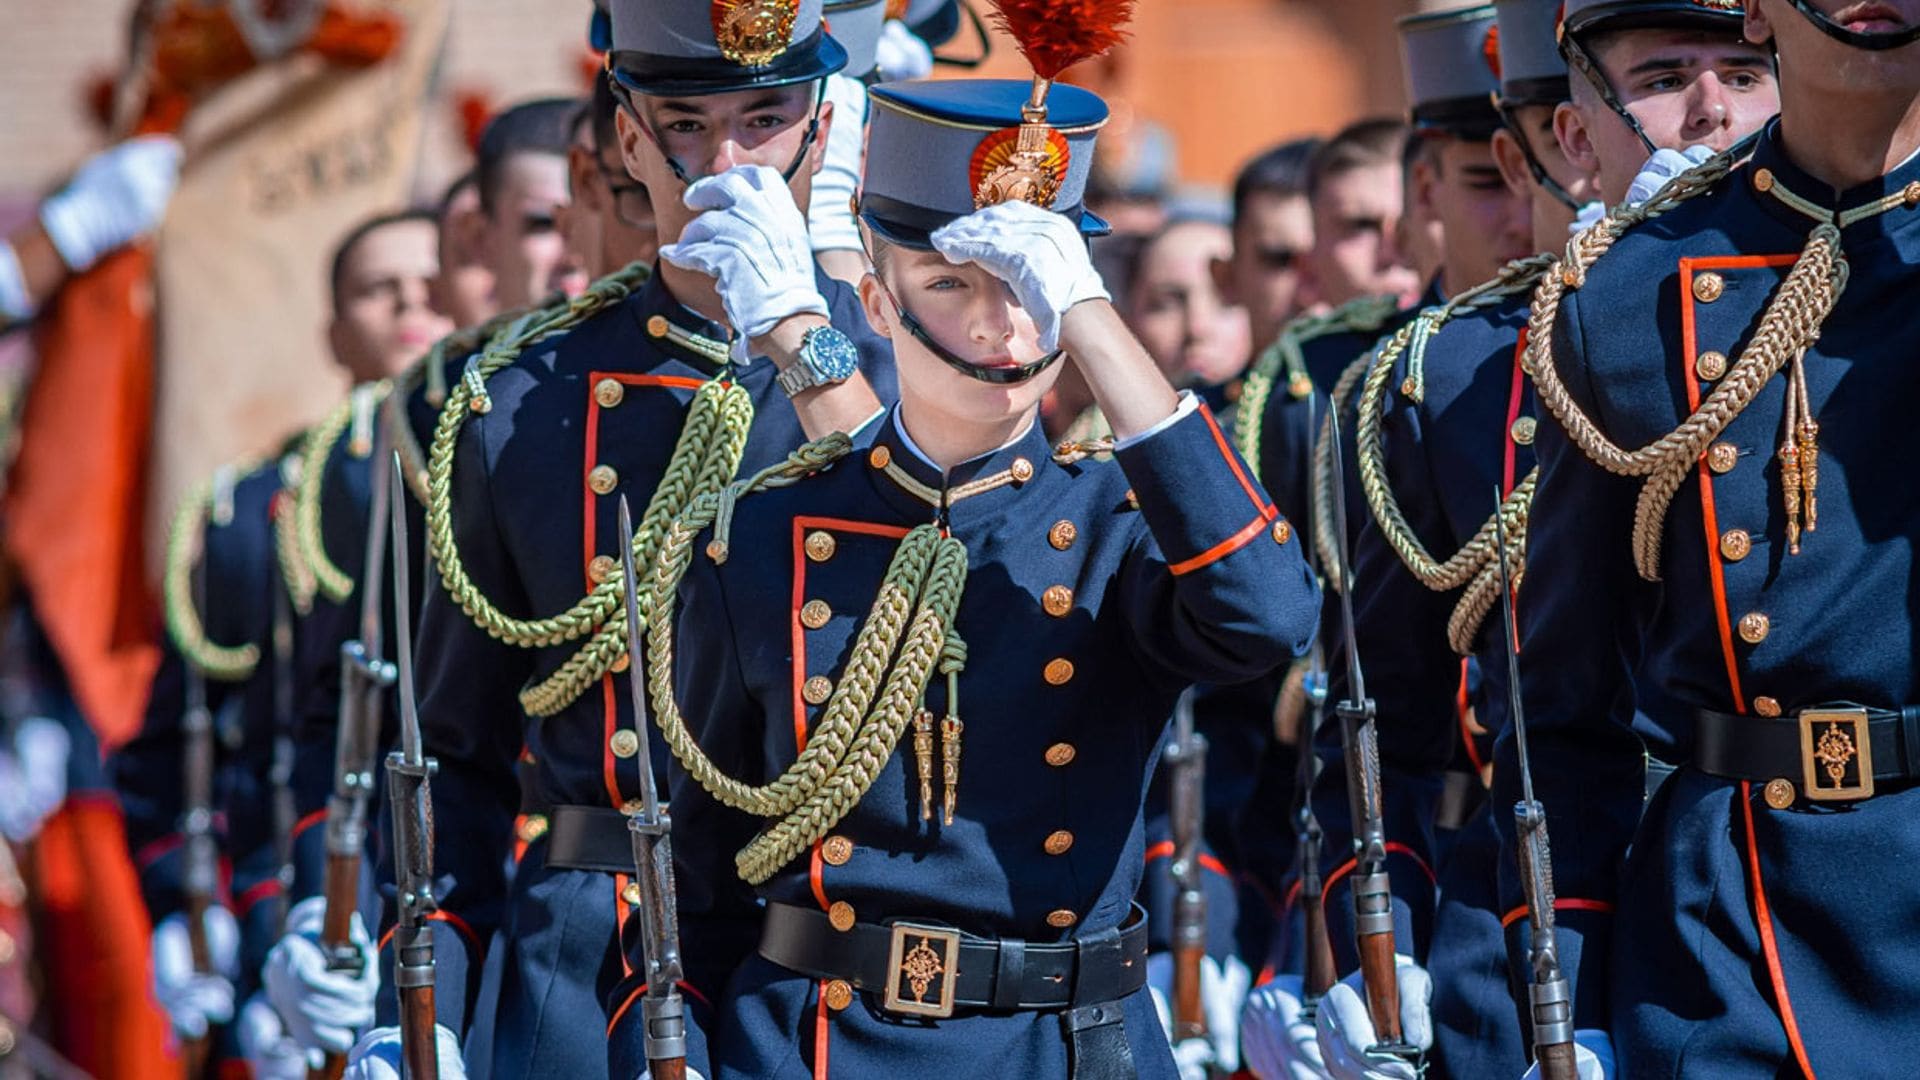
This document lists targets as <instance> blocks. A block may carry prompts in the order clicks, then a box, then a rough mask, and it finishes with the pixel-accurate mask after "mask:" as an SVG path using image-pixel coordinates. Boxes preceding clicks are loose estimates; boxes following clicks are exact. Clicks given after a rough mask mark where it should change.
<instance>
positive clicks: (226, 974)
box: [153, 906, 240, 1039]
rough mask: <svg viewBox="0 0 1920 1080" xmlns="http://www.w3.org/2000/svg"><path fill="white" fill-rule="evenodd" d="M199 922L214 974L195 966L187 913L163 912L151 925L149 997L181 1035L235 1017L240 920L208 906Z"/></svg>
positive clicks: (192, 1035)
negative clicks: (188, 933) (199, 970)
mask: <svg viewBox="0 0 1920 1080" xmlns="http://www.w3.org/2000/svg"><path fill="white" fill-rule="evenodd" d="M201 925H202V926H203V927H204V928H205V929H206V933H207V952H209V953H210V954H212V955H211V957H210V959H211V960H212V961H213V972H212V973H210V974H208V973H202V972H197V971H195V970H193V948H192V945H191V943H190V942H189V940H188V937H187V917H186V915H185V914H182V913H175V914H172V915H169V916H167V917H166V918H165V919H164V920H162V921H161V923H160V925H159V926H156V927H154V928H153V996H154V997H155V998H156V999H157V1000H158V1001H159V1002H160V1007H161V1008H163V1009H165V1010H166V1012H167V1019H169V1020H170V1021H172V1023H173V1030H174V1032H175V1033H176V1034H178V1035H179V1036H180V1037H181V1038H183V1039H198V1038H200V1037H201V1036H203V1035H205V1034H206V1033H207V1028H208V1027H210V1026H212V1025H215V1024H224V1023H226V1022H227V1021H229V1020H231V1019H233V980H234V978H235V977H236V976H237V975H238V974H239V967H240V924H239V923H237V922H235V921H234V918H233V912H231V911H228V910H227V909H226V908H223V907H218V906H216V907H210V908H208V909H207V913H206V916H205V917H204V918H203V919H202V920H201Z"/></svg>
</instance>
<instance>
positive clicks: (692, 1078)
mask: <svg viewBox="0 0 1920 1080" xmlns="http://www.w3.org/2000/svg"><path fill="white" fill-rule="evenodd" d="M634 1080H653V1074H652V1073H651V1072H648V1071H647V1070H646V1069H641V1070H640V1075H639V1076H637V1077H634ZM687 1080H707V1077H706V1074H705V1073H702V1072H701V1071H700V1070H699V1069H696V1068H693V1067H691V1066H689V1067H688V1068H687Z"/></svg>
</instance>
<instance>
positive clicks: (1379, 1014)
mask: <svg viewBox="0 0 1920 1080" xmlns="http://www.w3.org/2000/svg"><path fill="white" fill-rule="evenodd" d="M1359 947H1360V977H1361V979H1362V980H1364V981H1365V983H1366V986H1367V1015H1369V1016H1371V1017H1372V1018H1373V1033H1374V1036H1375V1037H1377V1038H1378V1039H1379V1040H1380V1041H1381V1042H1383V1043H1398V1042H1400V1041H1401V1039H1400V973H1399V972H1398V971H1397V970H1395V968H1394V966H1393V934H1392V933H1391V932H1389V933H1385V934H1371V935H1368V936H1366V937H1362V938H1360V939H1359Z"/></svg>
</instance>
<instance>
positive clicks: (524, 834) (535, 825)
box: [520, 814, 547, 844]
mask: <svg viewBox="0 0 1920 1080" xmlns="http://www.w3.org/2000/svg"><path fill="white" fill-rule="evenodd" d="M545 835H547V818H546V815H545V814H528V815H527V817H526V819H525V820H524V821H522V822H520V842H521V843H523V844H531V843H533V842H534V841H535V840H538V839H540V838H541V837H543V836H545Z"/></svg>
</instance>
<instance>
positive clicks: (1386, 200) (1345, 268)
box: [1307, 162, 1420, 307]
mask: <svg viewBox="0 0 1920 1080" xmlns="http://www.w3.org/2000/svg"><path fill="white" fill-rule="evenodd" d="M1404 192H1405V188H1404V184H1403V181H1402V174H1401V170H1400V167H1399V166H1398V165H1396V164H1392V163H1387V162H1382V163H1380V164H1377V165H1363V166H1360V167H1358V168H1353V169H1348V170H1346V171H1344V172H1339V173H1335V174H1333V175H1331V176H1328V177H1326V178H1325V179H1324V180H1322V181H1321V182H1320V185H1319V189H1318V191H1316V192H1315V197H1314V200H1313V247H1312V249H1311V251H1310V253H1309V256H1308V259H1307V266H1308V271H1309V273H1310V275H1311V276H1312V279H1313V284H1314V298H1315V299H1316V300H1318V301H1320V302H1321V303H1324V304H1326V305H1328V306H1329V307H1339V306H1340V305H1341V304H1344V303H1346V302H1347V301H1349V300H1353V299H1357V298H1358V297H1362V296H1380V295H1383V294H1386V295H1394V296H1406V297H1411V296H1412V295H1413V294H1415V293H1417V292H1418V291H1419V289H1420V278H1419V277H1418V276H1417V275H1416V273H1415V272H1414V270H1413V269H1412V268H1411V267H1410V266H1408V265H1407V262H1406V260H1405V259H1404V258H1403V257H1402V254H1401V250H1400V244H1399V243H1398V239H1399V237H1400V236H1401V223H1400V217H1401V212H1402V210H1403V208H1404V206H1405V202H1406V199H1405V193H1404Z"/></svg>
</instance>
